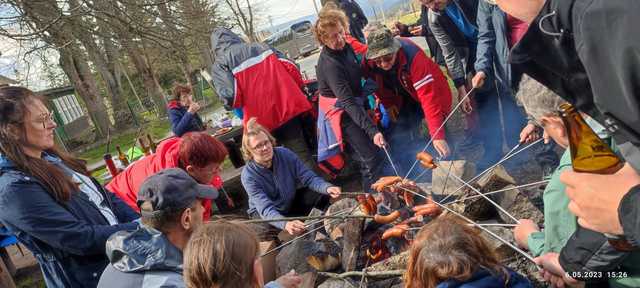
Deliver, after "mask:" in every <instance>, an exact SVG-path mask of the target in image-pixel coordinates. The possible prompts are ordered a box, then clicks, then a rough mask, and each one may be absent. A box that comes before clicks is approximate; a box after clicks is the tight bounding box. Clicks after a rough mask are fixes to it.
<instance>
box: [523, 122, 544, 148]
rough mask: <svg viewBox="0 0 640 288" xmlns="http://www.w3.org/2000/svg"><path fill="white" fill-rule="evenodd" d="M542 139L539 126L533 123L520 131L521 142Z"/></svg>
mask: <svg viewBox="0 0 640 288" xmlns="http://www.w3.org/2000/svg"><path fill="white" fill-rule="evenodd" d="M538 139H540V134H538V127H536V125H533V124H532V123H529V124H527V126H524V128H523V129H522V131H521V132H520V143H531V142H533V141H536V140H538Z"/></svg>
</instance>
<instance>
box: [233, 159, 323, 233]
mask: <svg viewBox="0 0 640 288" xmlns="http://www.w3.org/2000/svg"><path fill="white" fill-rule="evenodd" d="M272 168H273V169H269V168H264V167H262V166H260V165H258V164H257V163H256V162H254V161H249V162H247V165H245V166H244V168H243V169H242V175H241V181H242V186H243V187H244V189H245V190H246V191H247V194H248V195H249V210H248V211H247V212H248V213H249V215H251V214H252V213H254V212H258V214H260V217H262V218H263V219H274V218H281V217H283V214H287V212H288V211H289V210H290V208H291V204H292V203H293V199H294V198H295V196H296V187H299V186H303V187H308V188H309V189H311V190H313V191H315V192H318V193H322V194H327V189H328V188H329V187H331V186H333V185H332V184H331V183H328V182H326V181H324V179H322V177H320V176H318V175H316V174H315V173H314V172H313V171H311V170H309V168H307V167H306V166H304V163H302V161H301V160H300V158H298V156H297V155H296V154H295V153H293V152H292V151H291V150H289V149H287V148H284V147H275V148H273V164H272ZM298 184H300V185H298ZM271 225H273V226H275V227H278V228H280V229H284V226H285V223H284V222H274V223H271Z"/></svg>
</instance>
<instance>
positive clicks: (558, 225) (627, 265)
mask: <svg viewBox="0 0 640 288" xmlns="http://www.w3.org/2000/svg"><path fill="white" fill-rule="evenodd" d="M612 147H613V149H614V151H616V152H617V149H616V148H615V145H612ZM568 169H571V153H570V152H569V149H567V150H565V152H564V154H562V158H561V159H560V165H559V166H558V168H556V171H554V173H553V174H552V175H551V177H550V179H549V183H548V184H547V187H546V188H545V190H544V194H543V196H542V201H543V202H544V230H543V231H542V232H534V233H532V234H530V235H529V238H528V239H527V245H528V246H529V251H531V253H532V254H533V255H534V256H535V257H537V256H540V255H542V254H545V253H549V252H556V253H560V250H562V248H563V247H564V246H565V244H566V243H567V241H568V240H569V238H570V237H571V236H572V235H573V232H574V231H576V229H577V225H578V220H577V219H576V217H575V215H573V214H572V213H571V212H570V211H569V209H568V205H569V198H568V197H567V195H566V194H565V185H564V184H563V183H562V182H560V174H562V172H564V171H565V170H568ZM621 266H622V268H623V270H625V271H640V252H633V253H631V254H630V255H629V256H627V258H626V259H625V260H624V262H622V265H621ZM612 268H613V267H612ZM613 271H614V272H615V269H614V270H613ZM614 274H615V273H614ZM609 285H610V287H620V288H623V287H640V276H638V275H628V277H620V278H610V279H609Z"/></svg>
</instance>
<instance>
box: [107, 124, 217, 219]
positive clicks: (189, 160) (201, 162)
mask: <svg viewBox="0 0 640 288" xmlns="http://www.w3.org/2000/svg"><path fill="white" fill-rule="evenodd" d="M226 156H227V148H225V146H224V144H222V142H220V141H218V139H216V138H215V137H213V136H211V135H209V134H207V133H204V132H193V133H187V134H185V135H184V136H183V137H182V138H178V137H173V138H169V139H167V140H164V141H162V142H161V143H160V145H158V149H157V150H156V153H154V154H152V155H150V156H147V157H144V158H142V159H140V160H138V161H136V162H134V163H133V164H131V165H129V167H127V169H125V170H124V171H122V172H121V173H120V174H118V176H116V177H115V178H113V180H111V182H109V184H107V186H106V188H107V189H108V190H109V191H111V192H113V193H115V194H116V195H118V197H120V198H121V199H122V200H123V201H124V202H126V203H127V204H128V205H129V206H131V208H133V209H134V210H136V211H138V212H140V208H138V205H137V203H136V202H137V200H138V190H139V189H140V186H142V182H144V180H145V179H147V177H149V176H151V175H153V174H155V173H157V172H158V171H160V170H164V169H167V168H176V167H177V168H180V169H182V170H185V171H187V173H189V175H191V177H193V179H195V180H196V181H197V182H198V183H201V184H210V185H211V186H214V187H215V188H220V187H216V185H214V184H213V183H214V179H215V177H216V176H218V174H219V173H220V172H221V171H222V162H223V161H224V158H225V157H226ZM202 205H203V206H204V209H205V211H204V220H205V221H206V220H209V217H210V216H211V200H203V203H202Z"/></svg>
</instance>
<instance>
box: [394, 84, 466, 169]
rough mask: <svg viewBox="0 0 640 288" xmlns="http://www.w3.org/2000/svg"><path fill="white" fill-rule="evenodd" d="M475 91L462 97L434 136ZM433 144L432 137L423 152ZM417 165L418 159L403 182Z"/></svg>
mask: <svg viewBox="0 0 640 288" xmlns="http://www.w3.org/2000/svg"><path fill="white" fill-rule="evenodd" d="M475 89H476V88H475V87H473V88H471V90H469V92H467V95H464V97H462V99H460V102H458V104H457V105H456V107H453V109H451V112H449V115H447V118H445V119H444V121H442V124H441V125H440V127H438V129H436V131H435V132H433V135H435V134H438V132H440V130H442V128H444V124H447V121H449V119H451V117H452V116H453V114H454V113H455V112H456V111H457V110H458V108H460V106H462V103H464V100H467V98H469V95H471V93H472V92H473V91H474V90H475ZM431 143H433V137H430V139H429V142H427V145H425V146H424V148H422V152H424V151H427V148H429V145H431ZM416 164H418V160H417V159H416V161H414V162H413V164H412V165H411V168H409V172H407V175H405V176H404V177H403V180H406V179H407V177H409V174H411V171H413V168H415V167H416Z"/></svg>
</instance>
